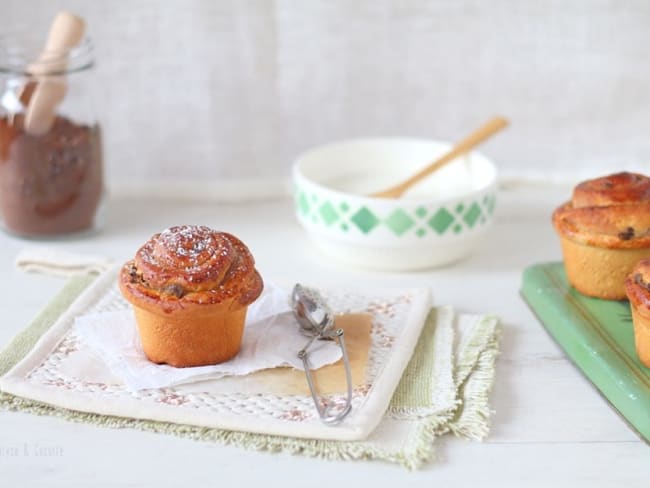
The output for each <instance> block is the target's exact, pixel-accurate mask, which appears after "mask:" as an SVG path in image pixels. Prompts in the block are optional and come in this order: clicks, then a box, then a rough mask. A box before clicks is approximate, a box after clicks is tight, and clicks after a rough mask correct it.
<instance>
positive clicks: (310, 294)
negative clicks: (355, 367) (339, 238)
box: [291, 284, 352, 424]
mask: <svg viewBox="0 0 650 488" xmlns="http://www.w3.org/2000/svg"><path fill="white" fill-rule="evenodd" d="M291 302H292V308H293V315H294V316H295V317H296V320H297V321H298V324H299V325H300V331H301V332H302V333H303V334H304V335H306V336H308V337H309V338H310V339H309V341H308V342H307V344H305V347H303V348H302V349H301V350H300V351H298V357H299V358H300V359H301V360H302V363H303V365H304V367H305V375H306V376H307V383H308V384H309V390H310V391H311V397H312V398H313V400H314V404H315V405H316V410H317V411H318V415H319V416H320V418H321V420H322V421H323V422H324V423H326V424H336V423H338V422H340V421H341V420H343V419H344V418H345V416H346V415H347V414H348V413H350V409H351V408H352V373H351V372H350V360H349V358H348V352H347V349H346V348H345V339H344V338H343V329H334V313H333V312H332V310H331V309H330V308H329V307H328V306H327V303H325V300H323V298H322V297H321V296H320V294H319V293H318V292H317V291H316V290H314V289H312V288H307V287H306V286H302V285H301V284H296V286H294V288H293V293H292V294H291ZM317 339H318V340H330V341H332V340H333V341H336V342H337V344H338V345H339V347H340V348H341V353H342V354H343V366H344V368H345V379H346V382H347V398H346V400H345V403H344V404H343V405H341V404H340V403H336V402H331V401H327V400H326V399H322V398H321V397H320V395H319V394H318V393H317V391H316V385H315V382H314V378H313V377H312V374H311V365H310V363H309V353H308V349H309V348H310V346H311V345H312V344H313V342H314V341H315V340H317Z"/></svg>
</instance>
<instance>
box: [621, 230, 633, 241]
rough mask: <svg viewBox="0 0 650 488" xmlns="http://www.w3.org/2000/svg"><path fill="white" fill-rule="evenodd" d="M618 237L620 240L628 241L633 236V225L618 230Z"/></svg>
mask: <svg viewBox="0 0 650 488" xmlns="http://www.w3.org/2000/svg"><path fill="white" fill-rule="evenodd" d="M618 238H619V239H620V240H622V241H629V240H630V239H632V238H634V227H628V228H627V229H625V230H624V231H623V232H619V233H618Z"/></svg>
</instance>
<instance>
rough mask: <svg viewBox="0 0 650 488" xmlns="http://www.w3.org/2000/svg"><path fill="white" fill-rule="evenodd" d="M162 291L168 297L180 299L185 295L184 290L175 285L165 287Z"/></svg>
mask: <svg viewBox="0 0 650 488" xmlns="http://www.w3.org/2000/svg"><path fill="white" fill-rule="evenodd" d="M163 291H164V292H165V293H168V294H170V295H174V296H175V297H176V298H181V297H182V296H183V295H184V294H185V290H183V287H182V286H181V285H179V284H177V283H173V284H171V285H167V286H166V287H165V288H164V289H163Z"/></svg>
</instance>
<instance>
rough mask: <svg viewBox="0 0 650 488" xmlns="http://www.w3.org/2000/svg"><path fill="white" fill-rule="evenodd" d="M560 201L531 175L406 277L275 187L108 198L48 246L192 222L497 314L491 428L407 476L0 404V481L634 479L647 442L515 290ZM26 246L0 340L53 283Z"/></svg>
mask: <svg viewBox="0 0 650 488" xmlns="http://www.w3.org/2000/svg"><path fill="white" fill-rule="evenodd" d="M568 196H569V189H568V188H558V187H547V186H543V185H537V186H530V185H529V186H518V187H515V188H510V189H507V190H504V191H503V192H502V194H501V197H500V200H499V203H498V207H499V208H498V214H497V222H496V225H495V227H494V228H493V230H492V232H491V233H490V235H489V237H488V238H486V239H485V241H484V242H483V244H482V246H481V248H480V249H478V251H477V252H476V253H475V254H474V255H473V256H472V257H471V258H470V259H467V260H466V261H464V262H462V263H459V264H457V265H455V266H452V267H448V268H443V269H438V270H431V271H426V272H418V273H382V272H371V271H364V270H358V269H350V268H346V267H344V266H342V265H339V264H337V263H334V262H331V261H329V260H327V259H325V258H324V257H323V256H321V255H320V254H319V253H318V251H317V250H316V249H314V248H313V247H312V246H311V244H310V242H309V240H308V238H307V236H306V234H305V233H304V232H303V231H302V229H301V228H300V227H299V226H298V224H297V223H296V222H295V219H294V218H293V213H292V207H291V202H290V200H289V199H288V198H286V199H278V200H270V201H264V202H253V203H247V204H215V203H187V202H185V203H181V202H169V201H138V200H124V199H120V200H119V201H118V200H117V199H115V200H109V202H108V205H107V210H108V218H107V221H106V224H105V226H104V228H103V230H102V231H101V232H99V233H97V234H95V235H92V236H88V237H85V238H83V239H69V240H63V241H56V242H54V243H48V245H49V244H51V245H52V246H54V247H58V248H61V249H66V250H70V251H74V252H86V253H93V254H98V253H100V254H105V255H107V256H111V257H113V258H114V259H115V260H117V261H121V260H126V259H127V258H129V257H130V256H131V255H132V254H133V253H134V252H135V250H136V249H137V247H138V246H139V245H140V244H141V243H142V242H144V241H145V240H146V239H147V238H148V237H150V235H151V234H153V233H154V232H156V231H159V230H161V229H163V228H165V227H168V226H170V225H174V224H186V223H187V224H189V223H201V224H205V225H209V226H212V227H214V228H218V229H222V230H228V231H230V232H232V233H234V234H236V235H238V236H239V237H241V238H242V239H243V240H244V241H245V242H246V243H247V244H248V245H249V247H250V248H251V250H252V251H253V253H254V254H255V257H256V260H257V263H258V269H259V270H260V271H261V273H262V274H263V275H264V276H266V277H268V278H270V279H274V280H282V281H291V280H300V279H302V280H305V279H308V280H310V281H312V282H319V283H323V284H334V283H337V282H345V283H350V282H353V283H358V284H362V283H364V282H368V283H372V284H373V285H378V286H381V285H386V286H390V285H395V284H396V283H399V285H400V286H401V285H404V286H431V287H432V289H433V292H434V300H435V302H436V303H437V304H451V305H454V306H455V307H457V308H459V309H462V310H466V311H471V312H492V313H495V314H497V315H499V316H500V317H501V320H502V325H503V341H502V353H501V356H500V358H499V360H498V363H497V368H498V369H497V378H496V384H495V386H494V390H493V392H492V406H493V408H494V415H493V418H492V422H493V427H492V432H491V434H490V436H489V438H488V439H487V440H486V441H485V442H483V443H476V442H469V441H464V440H459V439H454V438H443V439H441V440H440V441H439V443H438V460H437V461H436V462H434V463H431V464H430V465H428V466H427V467H425V468H424V469H422V470H420V471H417V472H413V473H410V472H407V471H405V470H404V469H403V468H401V467H398V466H396V465H389V464H383V463H379V462H329V461H323V460H317V459H310V458H305V457H298V456H291V455H288V454H270V453H263V452H261V453H258V452H250V451H245V450H242V449H239V448H236V447H227V446H221V445H218V444H214V443H209V442H197V441H192V440H189V439H178V438H175V437H171V436H164V435H159V434H153V433H143V432H139V431H135V430H113V429H108V428H100V427H95V426H89V425H84V424H74V423H69V422H66V421H64V420H60V419H57V418H48V417H37V416H32V415H28V414H23V413H13V412H0V485H1V486H8V487H9V486H11V487H13V486H16V487H17V486H20V487H26V486H62V487H63V486H65V487H71V486H80V487H87V486H123V485H125V486H156V487H163V486H170V487H172V486H174V487H176V486H183V485H184V486H192V487H197V486H208V485H212V486H217V485H221V486H263V487H267V486H296V487H297V486H301V487H308V486H309V487H313V486H330V487H332V486H336V485H337V484H341V486H354V485H360V484H362V483H363V485H364V486H368V487H370V486H372V487H375V486H401V485H402V484H403V483H407V484H412V485H416V486H470V484H472V485H474V486H486V485H487V486H519V485H522V484H523V485H525V486H573V487H575V486H601V485H603V486H619V485H620V486H626V488H629V487H634V486H644V487H645V486H648V483H650V481H649V479H650V476H649V475H650V449H649V448H648V446H647V445H646V444H645V443H643V442H642V441H640V440H639V438H638V437H637V436H636V435H635V434H634V433H633V432H632V431H631V430H630V429H629V428H628V427H627V425H626V424H625V422H624V421H623V420H622V419H621V418H620V417H619V416H618V415H617V413H616V412H614V411H613V410H612V409H611V408H610V407H609V405H608V404H607V403H606V402H605V401H604V400H603V399H602V398H601V397H600V395H599V394H598V392H597V391H596V390H595V389H594V387H593V386H592V385H591V384H590V383H589V382H588V381H587V380H585V378H584V377H583V376H582V375H581V373H580V372H579V371H578V370H576V369H575V368H574V367H573V365H572V364H571V363H570V362H569V361H568V360H567V359H566V357H565V356H564V354H563V352H562V351H561V350H560V349H559V348H558V346H557V345H556V344H555V343H554V342H553V341H552V339H551V338H550V337H549V336H548V335H547V333H546V332H545V331H544V329H543V328H542V326H541V325H540V324H539V323H538V322H537V320H536V319H535V317H534V316H533V315H532V313H531V312H530V311H529V310H528V308H527V306H526V305H525V303H524V302H523V301H522V300H521V298H520V297H519V287H520V279H521V272H522V269H523V268H524V267H526V266H527V265H529V264H532V263H535V262H540V261H549V260H559V259H560V251H559V244H558V242H557V241H556V238H555V235H554V233H553V230H552V227H551V224H550V214H551V212H552V209H553V208H554V207H555V206H556V205H557V204H559V203H560V202H561V201H563V200H564V199H566V198H568ZM34 244H35V243H33V242H27V241H23V240H20V239H17V238H14V237H10V236H7V235H4V234H0V296H2V302H1V303H2V310H3V312H4V316H3V320H2V321H1V326H0V346H4V345H5V344H6V343H7V342H8V341H9V340H10V339H11V337H12V336H13V335H14V334H16V333H17V332H19V331H20V330H21V329H22V328H23V327H25V326H26V325H27V324H28V323H29V322H30V320H31V319H32V318H33V317H34V315H35V314H36V313H37V312H38V310H39V309H40V308H41V307H43V306H44V305H45V304H46V303H47V302H48V300H49V299H50V298H51V297H52V296H53V295H54V294H55V293H56V292H57V291H58V289H60V288H61V286H62V285H63V281H62V280H60V279H57V278H53V277H48V276H41V275H25V274H22V273H20V272H18V271H17V270H15V269H14V267H13V259H14V256H15V255H16V253H17V252H18V251H19V250H21V249H22V248H24V247H25V246H28V245H34ZM36 244H38V243H36ZM649 415H650V412H649ZM38 454H41V455H38Z"/></svg>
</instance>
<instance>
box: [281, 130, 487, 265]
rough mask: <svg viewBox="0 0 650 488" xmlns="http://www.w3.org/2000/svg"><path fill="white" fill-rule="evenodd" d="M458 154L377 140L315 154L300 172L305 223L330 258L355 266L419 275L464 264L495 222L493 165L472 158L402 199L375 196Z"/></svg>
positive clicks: (431, 144)
mask: <svg viewBox="0 0 650 488" xmlns="http://www.w3.org/2000/svg"><path fill="white" fill-rule="evenodd" d="M450 147H451V146H450V145H449V144H447V143H443V142H437V141H430V140H423V139H403V138H377V139H355V140H349V141H343V142H337V143H333V144H328V145H326V146H321V147H317V148H315V149H312V150H310V151H308V152H306V153H304V154H302V155H301V156H300V157H299V158H298V160H297V161H296V163H295V164H294V167H293V181H294V187H295V190H294V191H295V194H294V196H295V206H296V214H297V216H298V220H299V221H300V223H301V224H302V225H303V226H304V227H305V229H307V231H308V232H309V233H310V234H311V236H312V238H313V240H314V242H315V244H316V245H317V246H318V247H319V248H320V249H321V250H322V251H323V252H324V253H325V254H327V255H328V256H331V257H333V258H336V259H338V260H341V261H344V262H346V263H349V264H352V265H356V266H362V267H367V268H375V269H384V270H413V269H420V268H430V267H435V266H441V265H444V264H448V263H451V262H454V261H457V260H459V259H461V258H463V257H465V256H467V255H468V254H469V253H470V252H471V251H472V249H474V248H475V247H476V246H477V245H478V244H479V243H480V240H481V236H482V235H483V234H484V232H485V231H486V230H487V228H488V227H489V225H490V224H491V222H492V219H493V215H494V208H495V203H496V191H497V185H496V180H497V170H496V167H495V166H494V164H493V163H492V162H491V161H490V160H489V159H487V158H485V157H484V156H482V155H480V154H479V153H476V152H472V153H470V154H468V155H466V156H464V157H462V158H459V159H458V160H456V161H454V162H452V163H450V164H449V165H447V166H446V167H444V168H442V169H441V170H439V171H438V172H436V173H434V174H433V175H431V176H430V177H429V178H427V179H426V180H425V181H423V182H421V183H420V184H419V185H418V186H417V187H414V188H412V189H411V190H410V191H409V192H407V193H405V194H404V195H403V196H402V197H401V198H399V199H384V198H372V197H368V196H367V195H368V194H370V193H372V192H374V191H379V190H383V189H385V188H387V187H390V186H392V185H394V184H396V183H399V182H400V181H402V180H404V179H406V178H407V177H409V176H411V175H413V174H414V173H416V172H417V171H418V170H419V169H421V168H422V167H424V166H426V165H427V164H428V163H429V162H430V161H432V160H433V159H434V158H436V156H439V155H441V154H442V153H444V152H445V151H447V150H448V149H449V148H450Z"/></svg>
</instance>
